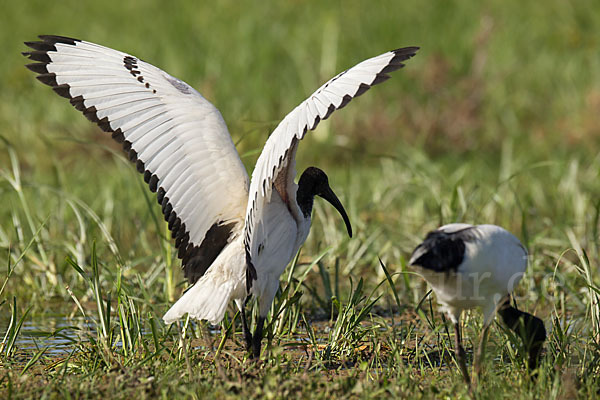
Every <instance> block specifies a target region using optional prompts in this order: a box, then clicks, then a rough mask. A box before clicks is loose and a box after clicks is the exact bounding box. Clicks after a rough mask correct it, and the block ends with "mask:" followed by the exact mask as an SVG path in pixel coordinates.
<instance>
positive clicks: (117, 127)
mask: <svg viewBox="0 0 600 400" xmlns="http://www.w3.org/2000/svg"><path fill="white" fill-rule="evenodd" d="M40 39H41V41H38V42H27V43H26V44H27V45H28V46H29V47H31V48H32V49H33V51H29V52H26V53H23V54H24V55H25V56H27V57H28V58H29V59H31V60H33V61H35V63H33V64H28V65H27V67H28V68H29V69H31V70H32V71H34V72H37V73H38V74H39V75H38V79H39V80H40V81H42V82H43V83H45V84H48V85H50V86H52V87H53V89H54V90H55V91H56V92H57V93H58V94H59V95H61V96H63V97H66V98H68V99H69V100H70V102H71V104H73V106H75V107H76V108H77V109H78V110H80V111H82V112H83V113H84V115H86V117H88V118H89V119H90V120H92V121H94V122H96V123H98V125H99V126H100V127H101V128H102V129H103V130H105V131H108V132H111V133H112V135H113V138H115V139H116V140H117V141H119V142H122V143H123V147H124V149H125V151H127V152H128V155H129V158H130V159H131V161H133V162H135V163H136V167H137V169H138V171H139V172H141V173H143V174H144V179H145V180H146V182H147V183H148V184H149V186H150V189H151V190H152V191H156V192H157V198H158V202H159V204H161V206H162V211H163V214H164V216H165V220H167V221H168V223H169V229H171V231H172V235H173V238H174V239H175V246H176V247H177V249H178V256H179V258H181V259H182V264H183V268H184V272H185V276H186V278H188V280H189V281H190V283H193V284H194V286H193V287H192V288H191V289H189V290H188V291H187V292H186V293H185V294H184V295H183V296H182V297H181V299H179V301H177V302H176V303H175V305H173V307H172V308H171V309H170V310H169V311H168V312H167V313H166V314H165V316H164V320H165V322H167V323H170V322H173V321H175V320H177V319H178V318H180V317H182V316H183V315H184V314H185V313H189V314H190V316H192V317H194V318H197V319H206V320H208V321H210V322H212V323H217V322H219V321H220V320H221V319H222V318H223V315H224V313H225V310H226V308H227V304H228V303H229V301H230V300H235V301H236V303H237V305H238V307H239V308H240V310H241V312H242V322H243V326H244V333H245V335H246V341H247V344H248V346H250V345H251V341H253V343H252V345H253V347H254V348H253V350H254V354H255V355H257V352H258V351H259V350H260V339H261V337H262V324H263V323H264V317H266V315H267V312H268V310H269V308H270V305H271V303H272V301H273V298H274V296H275V292H276V291H277V288H278V284H279V276H280V275H281V273H282V272H283V270H284V269H285V267H286V266H287V264H288V263H289V261H290V260H291V259H292V257H293V256H294V254H295V253H296V252H297V251H298V249H299V247H300V246H301V245H302V243H304V241H305V240H306V237H307V235H308V232H309V229H310V214H311V211H312V201H313V198H314V196H315V195H318V196H321V197H323V198H325V199H326V200H328V201H330V202H331V203H332V204H333V205H334V207H336V208H337V209H338V211H340V213H341V214H342V216H343V218H344V222H345V223H346V225H347V228H348V232H349V233H350V234H351V229H350V224H349V221H348V218H347V215H346V213H345V211H344V210H343V207H342V205H341V203H340V202H339V200H338V199H337V197H336V196H335V194H334V193H333V191H332V190H331V188H330V187H329V184H328V181H327V176H326V175H325V174H324V173H323V172H322V171H320V170H318V169H316V168H309V169H307V170H306V171H305V172H304V173H303V174H302V176H301V177H300V180H299V183H298V185H296V184H295V183H294V178H295V176H296V171H295V154H296V150H297V144H298V141H299V140H301V139H302V138H303V137H304V135H305V134H306V132H307V131H308V130H312V129H314V128H315V127H316V126H317V124H318V123H319V121H321V120H323V119H326V118H328V117H329V116H330V115H331V113H332V112H333V111H335V110H336V109H339V108H342V107H343V106H345V105H346V104H347V103H348V102H349V101H350V100H352V98H354V97H356V96H359V95H361V94H362V93H364V92H365V91H366V90H368V89H369V88H370V87H371V86H373V85H375V84H378V83H380V82H383V81H385V80H386V79H388V78H389V75H388V73H390V72H392V71H395V70H397V69H399V68H401V67H403V66H404V64H403V63H402V62H403V61H405V60H408V59H409V58H410V57H412V56H414V54H415V52H416V51H417V49H418V48H416V47H407V48H403V49H398V50H394V51H390V52H387V53H384V54H381V55H379V56H377V57H374V58H371V59H368V60H365V61H363V62H361V63H359V64H358V65H356V66H354V67H353V68H351V69H349V70H347V71H344V72H342V73H340V74H338V75H337V76H336V77H334V78H333V79H331V80H329V81H328V82H327V83H325V84H324V85H323V86H321V87H320V88H319V89H318V90H317V91H316V92H314V93H313V94H312V95H311V96H309V98H308V99H306V100H305V101H303V102H302V103H301V104H300V105H298V106H297V107H296V108H295V109H294V110H293V111H292V112H290V113H289V114H288V115H287V116H286V117H285V118H284V119H283V120H282V121H281V123H280V124H279V125H278V126H277V128H276V129H275V131H274V132H273V133H272V134H271V136H270V137H269V139H268V140H267V142H266V144H265V147H264V149H263V151H262V153H261V154H260V156H259V159H258V161H257V163H256V166H255V168H254V171H253V173H252V180H251V181H250V183H249V179H248V175H247V174H246V171H245V169H244V166H243V164H242V162H241V160H240V158H239V156H238V154H237V152H236V149H235V146H234V145H233V142H232V140H231V137H230V135H229V132H228V131H227V127H226V125H225V122H224V121H223V118H222V117H221V114H220V113H219V111H218V110H217V109H216V108H215V107H214V106H213V105H212V104H210V103H209V102H208V101H207V100H206V99H204V98H203V97H202V96H201V95H200V93H198V92H197V91H196V90H194V89H193V88H192V87H190V86H189V85H187V84H186V83H185V82H182V81H180V80H179V79H177V78H174V77H172V76H171V75H169V74H167V73H166V72H164V71H162V70H160V69H158V68H156V67H154V66H152V65H150V64H148V63H145V62H143V61H141V60H139V59H138V58H136V57H133V56H131V55H128V54H126V53H122V52H120V51H116V50H113V49H109V48H106V47H103V46H99V45H96V44H93V43H89V42H84V41H81V40H78V39H72V38H67V37H61V36H40ZM297 197H298V198H297ZM300 198H301V200H299V199H300ZM250 294H253V295H255V296H257V298H258V302H259V322H258V324H257V331H256V332H255V335H254V337H252V335H250V333H249V331H248V328H247V324H246V318H245V314H244V300H245V299H246V298H247V296H248V295H250Z"/></svg>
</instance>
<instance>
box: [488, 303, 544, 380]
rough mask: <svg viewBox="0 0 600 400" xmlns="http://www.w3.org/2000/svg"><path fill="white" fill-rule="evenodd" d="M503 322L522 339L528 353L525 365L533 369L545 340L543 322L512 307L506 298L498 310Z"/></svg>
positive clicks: (536, 364)
mask: <svg viewBox="0 0 600 400" xmlns="http://www.w3.org/2000/svg"><path fill="white" fill-rule="evenodd" d="M498 314H499V315H500V317H502V320H503V321H504V323H505V324H506V325H507V326H508V328H510V329H511V330H512V331H513V332H515V333H516V334H517V335H518V336H519V337H520V338H521V340H522V341H523V346H524V347H525V349H526V350H527V351H528V353H529V357H528V359H527V366H528V367H529V370H531V371H533V370H535V369H536V368H537V367H538V366H539V361H540V355H541V352H542V346H543V344H544V341H545V340H546V328H545V327H544V322H543V321H542V320H541V319H539V318H537V317H536V316H534V315H531V314H529V313H526V312H524V311H520V310H518V309H517V308H516V307H512V306H511V305H510V304H509V302H508V299H507V301H506V302H505V303H504V304H503V305H502V306H501V307H500V309H499V310H498Z"/></svg>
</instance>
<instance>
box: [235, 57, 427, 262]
mask: <svg viewBox="0 0 600 400" xmlns="http://www.w3.org/2000/svg"><path fill="white" fill-rule="evenodd" d="M417 50H418V47H406V48H403V49H398V50H394V51H390V52H387V53H384V54H381V55H379V56H377V57H373V58H370V59H368V60H365V61H363V62H361V63H359V64H357V65H356V66H354V67H352V68H350V69H349V70H346V71H344V72H342V73H340V74H338V75H337V76H335V77H334V78H332V79H331V80H329V81H328V82H327V83H325V84H324V85H323V86H321V87H320V88H319V89H317V91H315V92H314V93H313V94H312V95H310V96H309V97H308V98H307V99H306V100H304V101H303V102H302V103H300V105H298V106H297V107H296V108H295V109H294V110H293V111H292V112H290V113H289V114H288V115H286V116H285V118H284V119H283V120H282V121H281V122H280V123H279V125H278V126H277V128H275V130H274V131H273V133H272V134H271V135H270V136H269V139H268V140H267V142H266V144H265V147H264V148H263V151H262V153H261V154H260V156H259V158H258V161H257V162H256V166H255V167H254V171H253V172H252V180H251V181H250V193H249V200H248V205H247V210H246V225H245V238H244V241H245V248H246V253H247V254H246V256H247V261H248V262H249V263H252V260H253V259H254V258H255V257H256V255H257V249H258V246H259V244H260V243H261V242H262V239H263V237H262V236H263V234H262V231H263V229H260V226H261V221H262V220H263V219H264V218H263V217H262V215H263V212H264V207H265V205H266V204H267V203H268V202H269V199H270V197H271V193H272V190H273V181H274V179H275V178H276V177H277V174H278V173H279V171H280V170H281V169H282V168H290V167H292V168H293V166H294V156H295V146H294V145H295V143H297V141H298V140H301V139H302V138H303V137H304V135H305V134H306V132H307V131H308V130H313V129H315V127H316V126H317V124H318V123H319V122H320V121H321V120H324V119H326V118H328V117H329V116H330V115H331V113H332V112H333V111H335V110H337V109H340V108H342V107H344V106H345V105H346V104H348V102H349V101H350V100H352V99H353V98H354V97H356V96H360V95H361V94H363V93H364V92H365V91H366V90H368V89H369V88H370V87H371V86H373V85H375V84H378V83H381V82H383V81H385V80H386V79H388V78H389V75H387V73H389V72H392V71H395V70H397V69H399V68H401V67H403V66H404V64H402V61H405V60H408V59H409V58H411V57H412V56H414V55H415V53H416V51H417ZM290 150H291V151H290ZM289 194H290V195H291V196H290V197H291V198H290V201H294V202H295V192H294V193H289Z"/></svg>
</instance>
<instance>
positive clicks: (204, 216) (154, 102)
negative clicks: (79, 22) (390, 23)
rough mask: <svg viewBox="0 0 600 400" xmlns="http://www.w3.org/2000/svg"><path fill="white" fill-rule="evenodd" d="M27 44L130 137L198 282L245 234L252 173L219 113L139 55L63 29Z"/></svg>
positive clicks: (72, 93) (80, 105) (78, 100)
mask: <svg viewBox="0 0 600 400" xmlns="http://www.w3.org/2000/svg"><path fill="white" fill-rule="evenodd" d="M40 39H41V41H37V42H26V43H25V44H26V45H27V46H29V47H31V48H32V49H33V51H29V52H25V53H23V55H25V56H26V57H28V58H29V59H30V60H33V61H35V63H33V64H28V65H27V68H29V69H30V70H32V71H34V72H36V73H38V74H39V75H38V77H37V78H38V79H39V80H40V81H41V82H43V83H45V84H47V85H49V86H52V88H53V89H54V91H55V92H56V93H58V94H59V95H60V96H63V97H66V98H68V99H69V100H70V102H71V104H72V105H73V106H74V107H75V108H77V109H78V110H79V111H81V112H83V114H84V115H85V116H86V117H87V118H88V119H90V120H91V121H93V122H95V123H97V124H98V125H99V126H100V128H102V129H103V130H104V131H107V132H111V133H112V137H113V138H114V139H115V140H117V141H118V142H120V143H122V144H123V149H124V150H125V151H126V152H127V153H128V155H129V159H130V160H131V161H132V162H134V163H135V164H136V167H137V170H138V171H139V172H140V173H143V174H144V180H145V181H146V182H147V183H148V184H149V186H150V190H152V191H153V192H157V198H158V202H159V204H161V205H162V211H163V214H164V217H165V220H166V221H168V223H169V224H168V226H169V229H170V230H171V233H172V236H173V238H175V246H176V247H177V248H178V256H179V258H181V259H183V266H184V270H185V275H186V277H187V278H188V279H189V280H190V281H191V282H192V283H193V282H195V281H196V280H197V279H198V278H199V277H200V276H202V274H204V272H205V271H206V269H207V268H208V267H209V266H210V264H211V263H212V261H213V260H214V259H215V258H216V256H217V255H218V254H219V253H220V252H221V250H222V248H223V247H224V246H225V245H226V244H227V242H228V240H230V235H231V233H232V232H237V233H239V232H241V227H242V224H243V219H244V213H245V210H246V204H247V199H248V174H247V173H246V170H245V169H244V166H243V164H242V162H241V160H240V158H239V156H238V154H237V151H236V149H235V146H234V144H233V142H232V140H231V136H230V135H229V132H228V131H227V126H226V125H225V122H224V121H223V117H221V114H220V113H219V111H218V110H217V109H216V108H215V107H214V106H213V105H212V104H210V102H208V101H207V100H206V99H205V98H203V97H202V96H201V95H200V93H198V92H197V91H196V90H194V89H193V88H192V87H190V86H189V85H188V84H186V83H185V82H182V81H180V80H179V79H177V78H174V77H172V76H171V75H169V74H167V73H166V72H164V71H162V70H160V69H158V68H156V67H154V66H152V65H150V64H148V63H145V62H143V61H141V60H139V59H138V58H136V57H133V56H131V55H129V54H125V53H122V52H119V51H116V50H112V49H109V48H106V47H103V46H99V45H96V44H93V43H88V42H84V41H81V40H77V39H71V38H66V37H61V36H40Z"/></svg>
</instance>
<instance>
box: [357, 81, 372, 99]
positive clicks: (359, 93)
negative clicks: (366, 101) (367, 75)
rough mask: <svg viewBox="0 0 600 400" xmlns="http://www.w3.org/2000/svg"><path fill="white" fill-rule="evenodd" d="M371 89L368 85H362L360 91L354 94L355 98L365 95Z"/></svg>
mask: <svg viewBox="0 0 600 400" xmlns="http://www.w3.org/2000/svg"><path fill="white" fill-rule="evenodd" d="M376 79H377V78H376ZM370 88H371V86H369V85H367V84H366V83H361V84H360V86H359V87H358V90H357V91H356V93H355V94H354V97H358V96H360V95H361V94H363V93H364V92H366V91H367V90H369V89H370Z"/></svg>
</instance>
